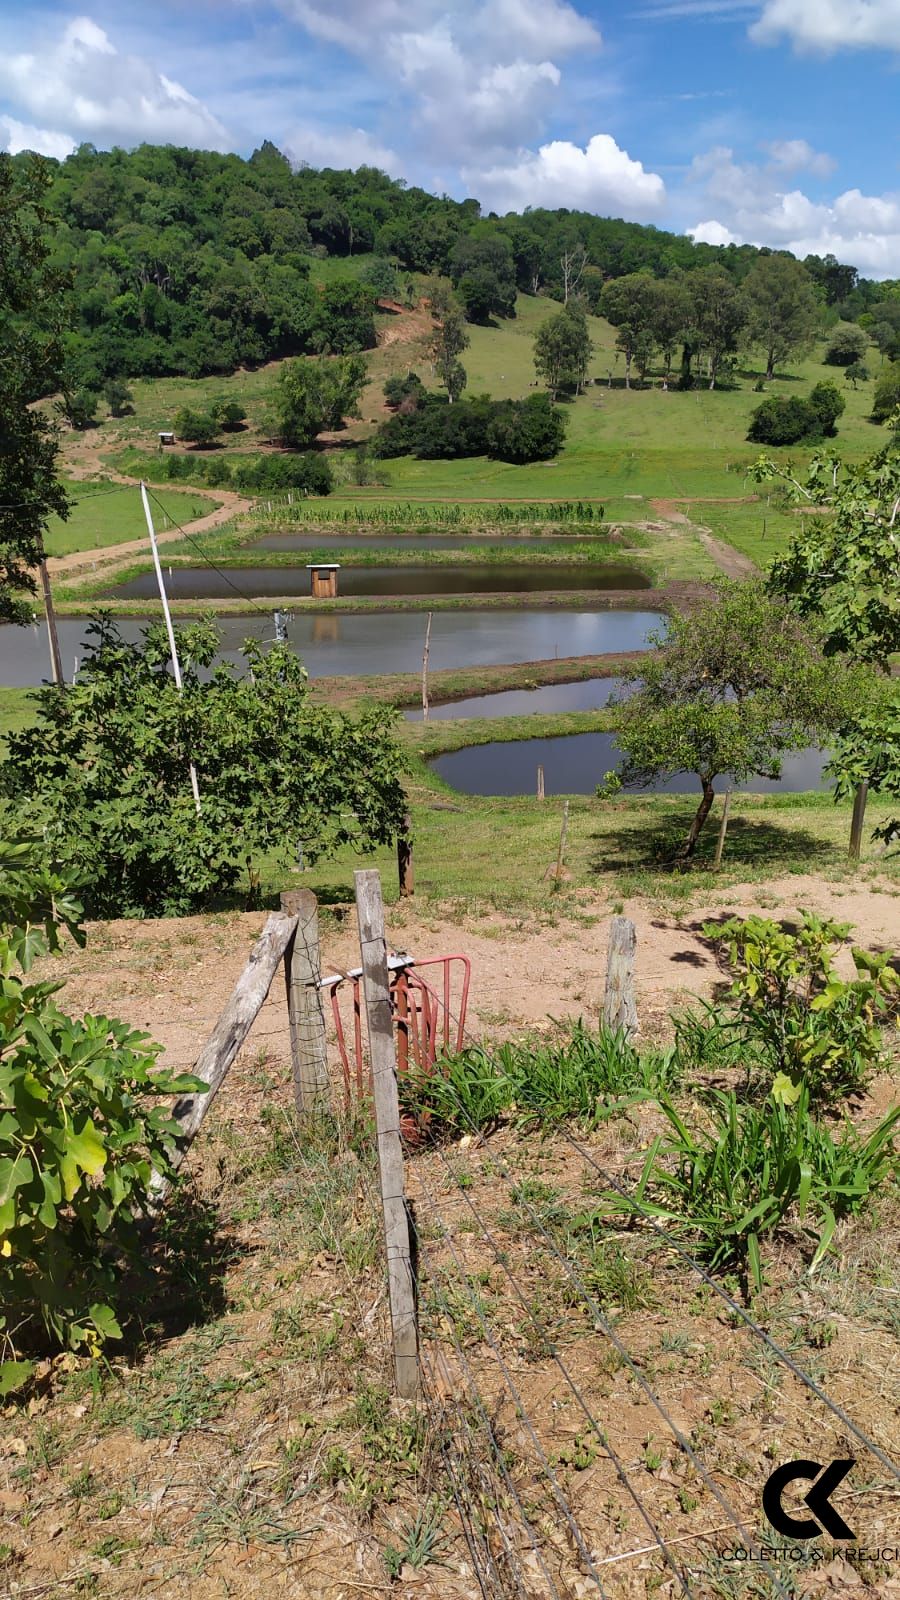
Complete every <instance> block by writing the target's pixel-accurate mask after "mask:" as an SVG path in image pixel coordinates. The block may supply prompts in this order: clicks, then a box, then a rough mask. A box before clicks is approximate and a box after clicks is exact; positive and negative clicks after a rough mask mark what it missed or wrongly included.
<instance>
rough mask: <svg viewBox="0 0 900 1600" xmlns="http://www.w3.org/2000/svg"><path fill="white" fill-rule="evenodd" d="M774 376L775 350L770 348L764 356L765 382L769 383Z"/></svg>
mask: <svg viewBox="0 0 900 1600" xmlns="http://www.w3.org/2000/svg"><path fill="white" fill-rule="evenodd" d="M774 376H775V351H774V350H770V351H769V353H768V355H767V356H766V382H767V383H771V382H772V379H773V378H774Z"/></svg>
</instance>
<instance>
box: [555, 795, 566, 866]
mask: <svg viewBox="0 0 900 1600" xmlns="http://www.w3.org/2000/svg"><path fill="white" fill-rule="evenodd" d="M568 831H569V802H568V800H564V801H563V814H562V827H561V828H560V830H559V849H558V850H557V852H556V879H557V882H558V881H559V879H560V878H561V877H562V870H563V861H564V859H565V854H566V835H567V833H568Z"/></svg>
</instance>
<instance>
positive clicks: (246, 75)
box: [0, 0, 900, 277]
mask: <svg viewBox="0 0 900 1600" xmlns="http://www.w3.org/2000/svg"><path fill="white" fill-rule="evenodd" d="M898 65H900V0H630V3H625V0H609V3H607V4H598V3H596V0H583V3H581V4H579V3H577V0H576V3H573V4H569V3H567V0H458V3H455V4H447V3H446V0H414V3H412V4H410V3H409V0H190V3H189V4H185V3H184V0H177V3H176V0H154V3H152V4H149V3H141V4H140V5H138V4H128V3H121V0H120V3H119V4H113V3H112V0H93V3H92V0H81V4H80V5H79V4H75V5H67V4H59V3H57V4H48V3H45V0H31V3H30V4H29V5H28V6H27V8H26V7H24V6H23V5H22V4H21V0H19V3H17V4H15V5H13V4H11V3H10V0H0V144H2V143H5V144H6V145H7V147H8V148H9V149H12V150H16V149H21V148H39V149H42V150H44V151H46V152H47V153H49V154H53V155H64V154H65V153H66V152H67V151H68V150H69V149H71V148H73V147H74V145H75V144H77V143H78V142H80V141H81V140H85V139H89V140H92V141H93V142H94V143H95V144H97V145H98V146H101V147H106V146H109V145H111V144H116V143H117V144H124V145H132V144H136V143H138V142H140V141H141V140H142V139H146V140H151V141H154V142H174V143H184V144H191V145H198V146H203V147H208V148H214V149H221V150H238V151H241V152H244V153H249V151H250V150H251V149H252V148H253V147H254V145H255V144H258V143H260V142H261V141H262V139H264V138H267V137H268V138H271V139H273V140H274V141H275V142H276V143H277V144H279V145H280V146H281V147H282V148H283V149H285V150H286V151H287V152H288V154H290V156H291V157H292V158H293V159H294V160H296V161H301V160H306V161H309V162H310V163H311V164H312V165H325V164H328V165H333V166H348V165H352V166H357V165H359V164H360V162H364V161H365V162H369V163H372V164H374V165H377V166H380V167H383V168H385V169H386V170H387V171H389V172H391V173H392V174H393V175H395V176H397V177H404V178H406V179H407V180H408V181H409V182H412V183H420V184H422V185H423V186H424V187H425V188H428V189H434V190H437V191H439V192H443V191H445V192H447V193H450V194H454V195H459V196H463V195H475V196H477V197H478V198H479V199H480V200H482V202H483V203H484V204H485V207H486V208H487V207H494V208H496V209H498V210H507V209H516V210H519V209H522V208H523V207H524V206H526V205H529V204H532V205H553V206H555V205H571V206H582V207H585V208H586V209H589V210H594V211H597V212H599V213H601V214H605V215H614V216H625V217H630V218H634V219H635V220H638V221H649V222H655V223H657V224H658V225H660V226H662V227H669V228H674V229H676V230H678V231H694V232H696V233H697V235H698V236H699V237H703V238H708V239H711V240H713V241H719V240H721V241H727V240H728V239H738V240H749V241H751V242H753V243H758V244H771V245H775V246H781V247H785V248H788V249H794V250H795V251H797V253H799V254H801V255H803V254H806V253H807V251H810V250H815V251H818V252H820V253H824V252H825V251H827V250H832V251H834V253H835V254H836V255H838V256H839V257H840V258H841V259H842V260H845V261H852V262H853V263H854V264H855V265H857V266H858V267H859V268H860V269H861V270H862V271H863V272H865V273H866V274H869V275H871V276H876V277H900V164H898V163H900V150H898V139H897V132H898V120H900V118H898V87H900V78H898Z"/></svg>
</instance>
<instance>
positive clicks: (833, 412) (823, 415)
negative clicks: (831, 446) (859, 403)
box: [806, 378, 847, 439]
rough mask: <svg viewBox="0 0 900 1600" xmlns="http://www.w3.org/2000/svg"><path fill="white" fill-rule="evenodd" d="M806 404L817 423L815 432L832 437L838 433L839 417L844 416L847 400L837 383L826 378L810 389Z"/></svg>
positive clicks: (827, 437) (828, 437)
mask: <svg viewBox="0 0 900 1600" xmlns="http://www.w3.org/2000/svg"><path fill="white" fill-rule="evenodd" d="M806 404H807V406H808V407H809V409H810V412H811V413H812V416H813V418H814V419H815V422H816V424H817V426H816V428H815V429H814V430H813V431H814V432H818V433H821V434H823V435H824V437H825V438H826V439H831V438H833V436H834V435H835V434H836V433H837V420H838V417H840V416H843V414H844V411H845V410H846V408H847V402H846V400H845V399H844V396H843V395H842V394H841V391H840V389H839V388H838V386H837V384H836V383H832V381H831V379H830V378H826V379H824V380H823V382H822V383H817V384H816V385H815V387H814V388H812V389H810V391H809V394H808V395H807V397H806Z"/></svg>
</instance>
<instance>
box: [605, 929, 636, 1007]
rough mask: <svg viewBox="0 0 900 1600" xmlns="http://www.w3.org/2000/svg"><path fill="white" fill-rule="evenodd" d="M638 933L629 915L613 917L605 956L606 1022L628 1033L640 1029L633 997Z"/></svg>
mask: <svg viewBox="0 0 900 1600" xmlns="http://www.w3.org/2000/svg"><path fill="white" fill-rule="evenodd" d="M636 944H637V933H636V931H635V926H634V923H633V922H632V921H631V918H630V917H613V919H612V921H611V923H610V925H609V953H608V955H607V959H606V994H605V995H604V997H603V1021H604V1022H605V1024H606V1026H607V1028H611V1029H612V1031H613V1032H617V1031H618V1030H619V1029H620V1028H622V1029H624V1031H625V1033H626V1034H628V1035H629V1036H630V1035H631V1034H633V1033H636V1032H637V1025H638V1023H637V1006H636V1004H635V998H634V952H635V946H636Z"/></svg>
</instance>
